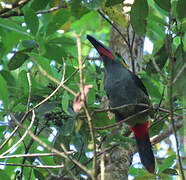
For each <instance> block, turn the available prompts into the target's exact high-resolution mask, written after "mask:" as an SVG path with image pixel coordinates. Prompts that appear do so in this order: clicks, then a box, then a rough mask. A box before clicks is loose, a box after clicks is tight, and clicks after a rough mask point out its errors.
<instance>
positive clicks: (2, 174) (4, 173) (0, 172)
mask: <svg viewBox="0 0 186 180" xmlns="http://www.w3.org/2000/svg"><path fill="white" fill-rule="evenodd" d="M0 177H1V179H6V180H10V177H9V175H8V174H7V173H6V172H5V171H4V170H2V169H0Z"/></svg>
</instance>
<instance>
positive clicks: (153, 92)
mask: <svg viewBox="0 0 186 180" xmlns="http://www.w3.org/2000/svg"><path fill="white" fill-rule="evenodd" d="M143 83H144V85H145V87H146V88H147V92H148V93H149V95H150V96H152V97H156V98H158V99H159V98H160V97H161V93H160V91H159V89H158V87H157V86H156V85H155V84H154V83H153V82H152V81H151V80H149V79H146V78H145V79H143Z"/></svg>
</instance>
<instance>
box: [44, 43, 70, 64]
mask: <svg viewBox="0 0 186 180" xmlns="http://www.w3.org/2000/svg"><path fill="white" fill-rule="evenodd" d="M45 48H46V53H45V54H44V56H45V57H47V58H49V59H54V60H56V61H57V62H58V63H60V64H62V63H63V61H62V57H66V56H67V52H66V50H65V49H64V46H62V47H60V46H58V45H54V44H45Z"/></svg>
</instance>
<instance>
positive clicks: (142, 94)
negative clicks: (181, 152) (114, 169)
mask: <svg viewBox="0 0 186 180" xmlns="http://www.w3.org/2000/svg"><path fill="white" fill-rule="evenodd" d="M87 39H88V40H89V42H90V43H91V44H92V45H93V46H94V48H95V49H96V50H97V52H98V53H99V55H100V57H101V59H102V61H103V65H104V74H105V75H104V91H105V92H106V95H107V97H108V100H109V107H110V108H111V109H113V110H112V112H113V113H114V114H115V118H116V121H118V122H119V121H122V120H124V119H125V118H127V117H129V116H132V115H134V114H136V113H139V112H141V111H143V110H145V109H147V108H148V106H150V105H151V102H150V98H149V95H148V92H147V89H146V87H145V85H144V84H143V82H142V81H141V79H140V78H139V77H138V76H137V75H135V74H134V73H133V72H131V71H130V70H129V68H128V66H127V64H126V62H125V60H124V59H123V58H122V56H121V55H120V54H119V53H117V52H113V51H112V49H110V48H108V47H106V46H105V45H104V44H103V43H101V42H100V41H98V40H97V39H96V38H94V37H93V36H91V35H87ZM141 103H142V104H146V105H147V107H145V106H139V105H137V104H141ZM127 105H128V106H127ZM122 106H123V108H122ZM119 107H121V108H119ZM125 123H126V124H127V125H128V126H129V128H130V130H131V131H132V132H133V133H134V136H135V139H136V145H137V149H138V152H139V156H140V160H141V163H142V164H143V166H144V167H145V168H146V170H147V171H148V172H149V173H152V174H153V173H154V172H155V158H154V154H153V151H152V145H151V142H150V139H149V133H148V126H149V111H146V112H145V113H141V114H140V113H139V114H138V115H136V116H134V117H132V118H130V119H128V120H126V121H125Z"/></svg>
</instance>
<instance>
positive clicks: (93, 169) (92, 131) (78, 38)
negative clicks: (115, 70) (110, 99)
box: [73, 33, 96, 180]
mask: <svg viewBox="0 0 186 180" xmlns="http://www.w3.org/2000/svg"><path fill="white" fill-rule="evenodd" d="M81 34H82V33H80V34H79V35H77V34H75V33H73V35H74V36H75V37H76V40H77V48H78V62H79V74H80V92H81V94H82V99H83V100H84V110H85V113H86V116H87V119H88V125H89V129H90V136H91V140H92V143H93V151H94V156H93V168H92V176H91V178H92V179H93V180H94V179H96V141H95V132H94V128H93V123H92V118H91V115H90V113H89V111H88V107H87V104H86V100H85V93H84V82H83V65H82V64H83V63H82V54H81V40H80V37H81Z"/></svg>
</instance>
